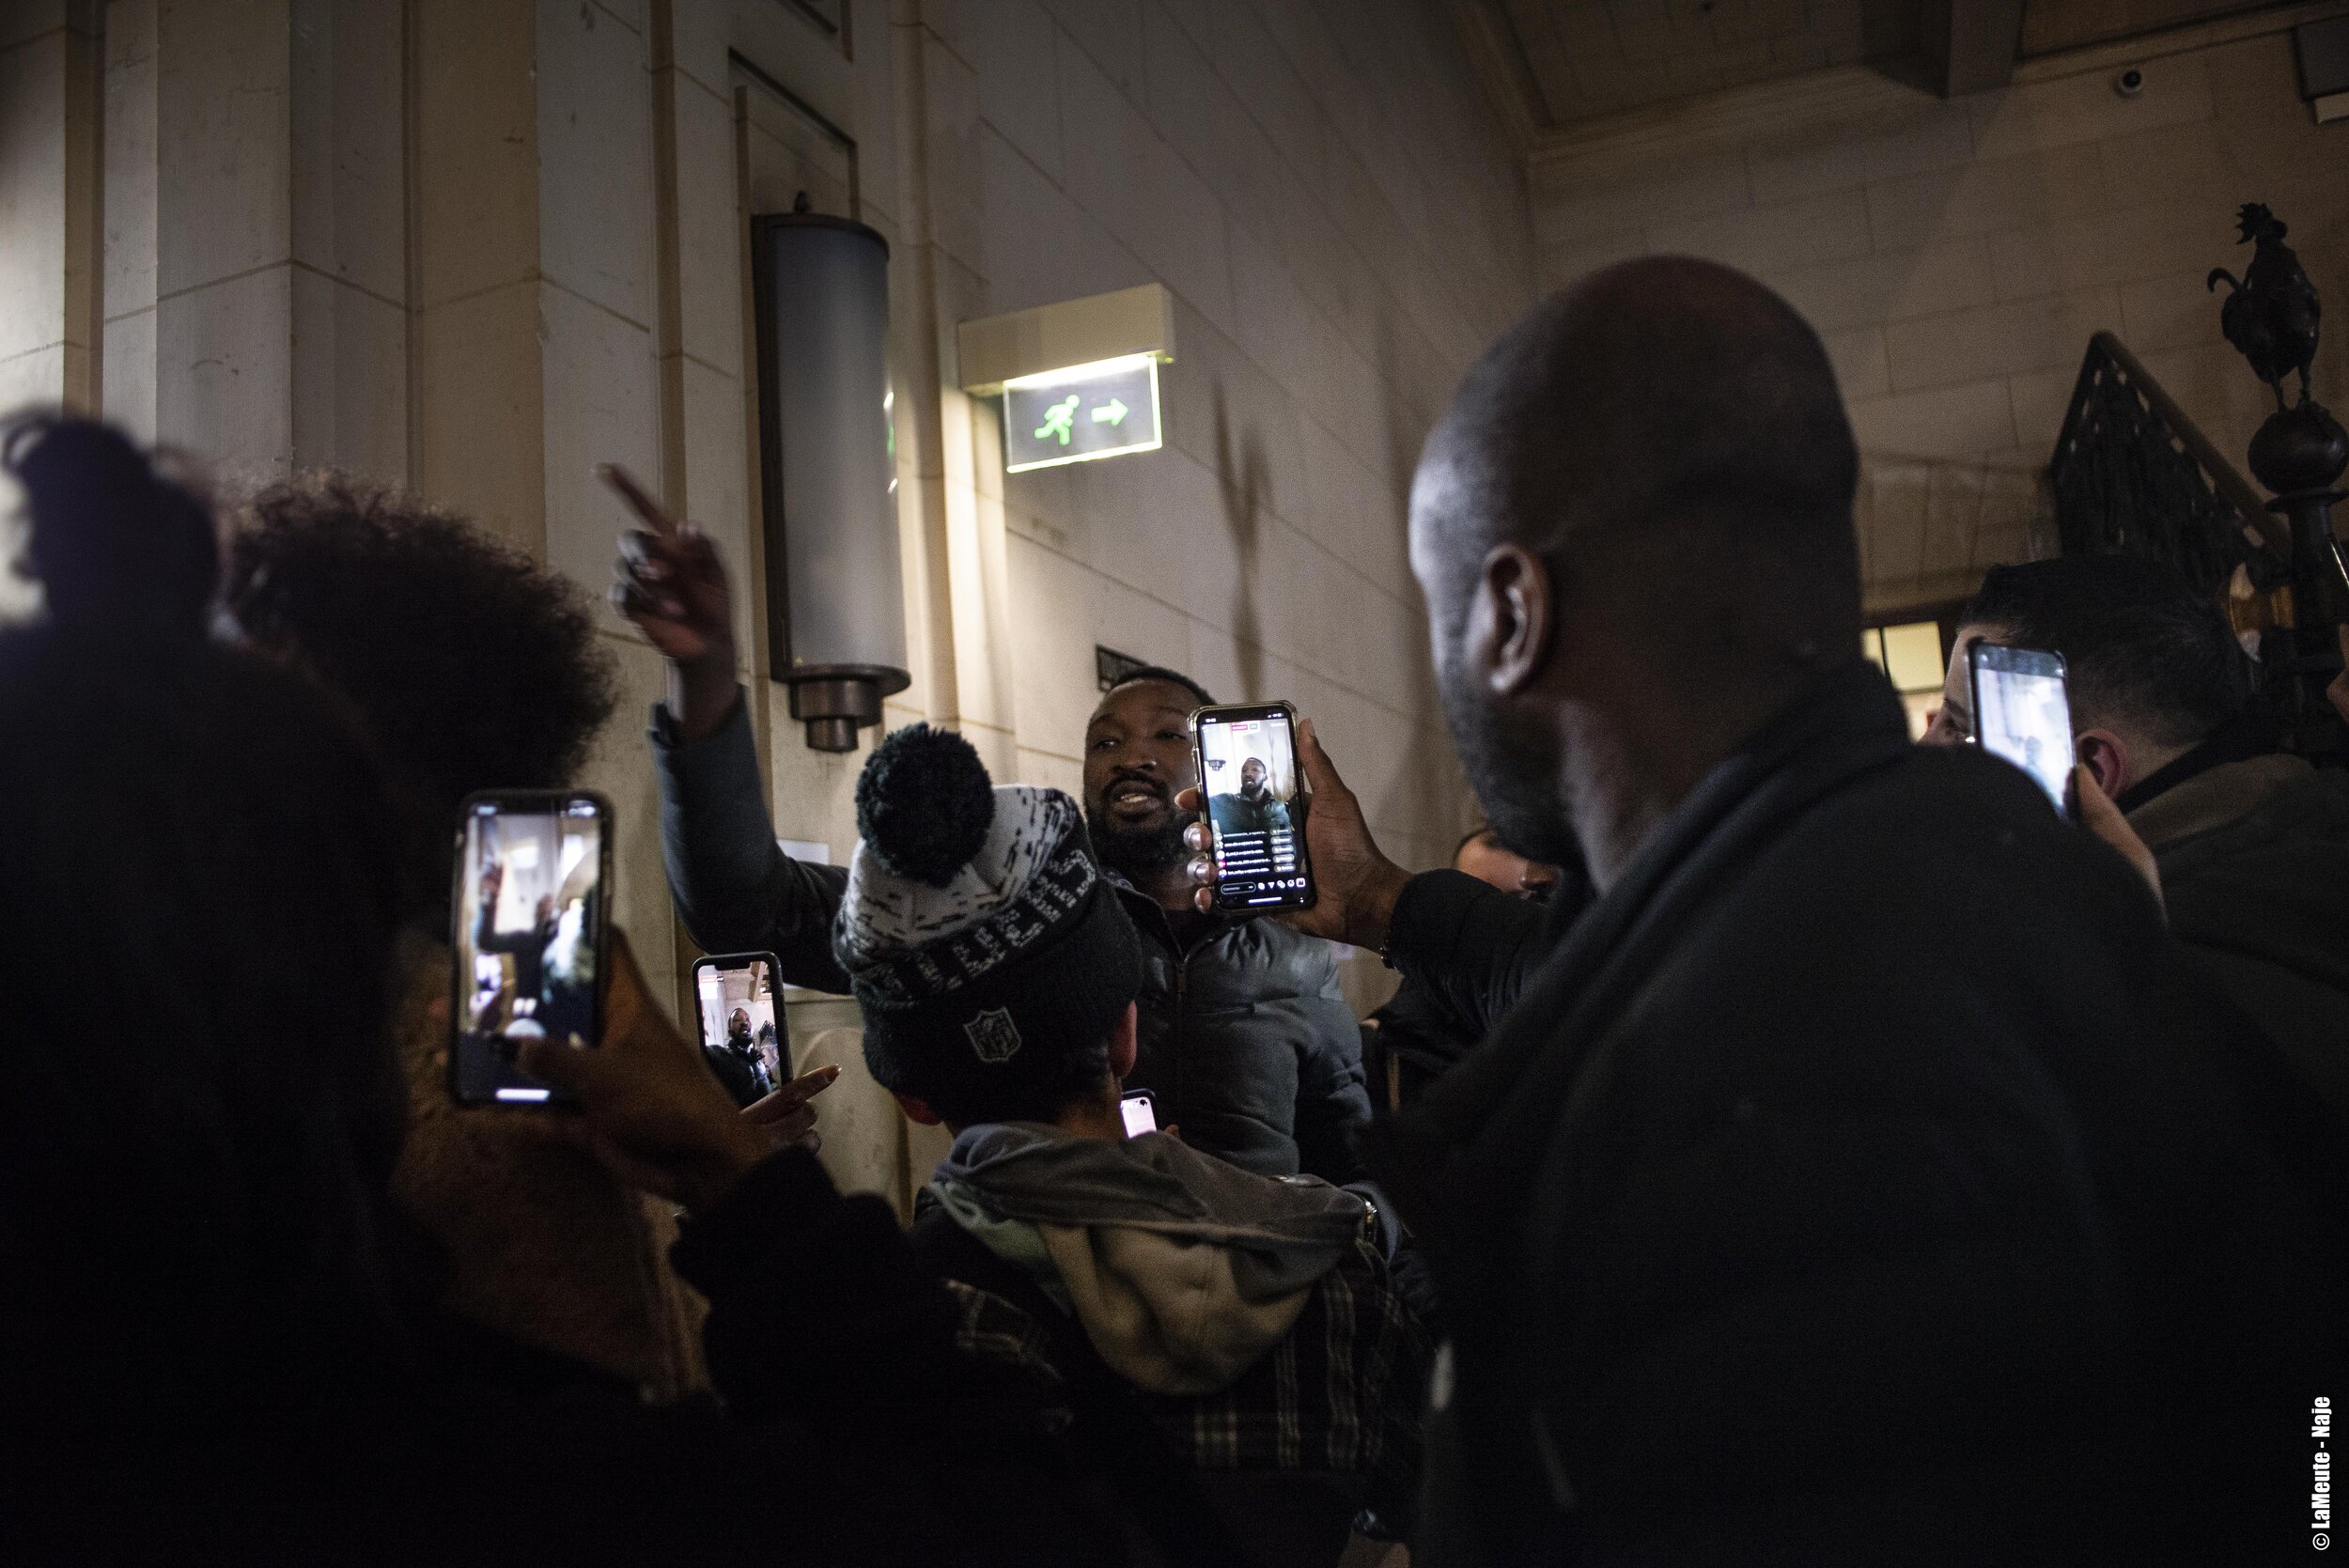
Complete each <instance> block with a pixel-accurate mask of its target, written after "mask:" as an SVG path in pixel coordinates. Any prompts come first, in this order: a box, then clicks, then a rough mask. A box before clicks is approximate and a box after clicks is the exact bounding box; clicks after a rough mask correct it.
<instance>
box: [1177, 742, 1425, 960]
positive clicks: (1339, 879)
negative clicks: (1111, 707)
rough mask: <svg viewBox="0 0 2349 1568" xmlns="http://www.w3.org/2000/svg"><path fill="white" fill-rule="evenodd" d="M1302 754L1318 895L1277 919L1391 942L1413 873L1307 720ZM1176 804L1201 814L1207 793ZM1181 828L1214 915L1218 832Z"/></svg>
mask: <svg viewBox="0 0 2349 1568" xmlns="http://www.w3.org/2000/svg"><path fill="white" fill-rule="evenodd" d="M1297 751H1298V761H1299V765H1300V766H1301V767H1302V768H1303V769H1304V773H1305V781H1306V784H1307V787H1308V789H1309V790H1310V791H1311V799H1312V800H1313V809H1312V811H1310V812H1309V813H1308V814H1307V815H1306V818H1305V845H1306V854H1307V856H1308V858H1309V859H1310V861H1311V863H1312V865H1313V877H1314V884H1315V899H1314V902H1313V905H1312V906H1311V907H1310V908H1292V909H1284V910H1283V911H1282V912H1281V915H1280V920H1281V922H1282V924H1284V925H1288V926H1291V927H1293V928H1295V929H1297V930H1299V931H1302V932H1304V933H1305V934H1306V935H1308V936H1313V937H1324V938H1327V939H1330V941H1335V942H1351V943H1352V944H1353V945H1355V946H1356V947H1365V948H1369V949H1371V950H1373V951H1377V949H1378V948H1380V947H1382V946H1384V945H1385V943H1386V940H1387V927H1388V925H1389V924H1391V923H1392V920H1393V918H1394V905H1395V900H1396V899H1397V898H1399V897H1401V896H1402V893H1403V887H1404V884H1406V883H1408V881H1409V880H1410V879H1411V874H1410V873H1409V872H1408V871H1406V870H1405V869H1404V868H1403V867H1401V866H1399V865H1397V864H1395V863H1394V862H1392V861H1391V860H1389V859H1387V857H1386V855H1385V854H1384V853H1383V852H1382V851H1381V850H1380V849H1379V847H1378V844H1377V840H1376V839H1375V838H1373V837H1372V835H1371V831H1370V823H1369V820H1368V819H1367V818H1366V817H1365V816H1364V815H1363V814H1362V803H1361V800H1359V799H1357V798H1356V796H1355V794H1354V792H1353V791H1352V790H1351V789H1349V788H1347V787H1346V780H1345V779H1344V778H1342V777H1340V776H1339V773H1338V769H1337V765H1336V764H1335V763H1333V762H1332V761H1330V753H1329V752H1328V751H1327V750H1326V749H1325V748H1324V747H1323V746H1322V744H1321V735H1320V732H1319V731H1318V730H1316V729H1315V727H1314V722H1313V721H1312V720H1310V719H1300V720H1299V721H1298V723H1297ZM1175 809H1176V810H1178V811H1186V812H1194V813H1197V812H1204V811H1205V810H1206V793H1205V792H1204V791H1202V790H1198V789H1187V790H1184V791H1183V792H1182V793H1180V794H1178V795H1177V796H1175ZM1184 842H1185V843H1186V844H1188V845H1189V846H1190V848H1191V849H1192V850H1194V851H1196V852H1197V855H1198V858H1197V859H1195V860H1193V861H1192V862H1190V875H1191V879H1192V880H1193V881H1194V882H1196V883H1197V884H1198V892H1197V894H1196V899H1195V901H1196V903H1197V905H1198V908H1199V909H1200V912H1201V913H1203V914H1212V913H1214V912H1215V893H1214V888H1213V883H1214V881H1215V857H1214V854H1213V852H1212V851H1213V848H1214V839H1213V836H1212V834H1211V832H1210V831H1209V828H1208V825H1207V823H1206V822H1205V821H1197V822H1193V823H1192V824H1191V825H1190V827H1189V828H1186V829H1185V830H1184Z"/></svg>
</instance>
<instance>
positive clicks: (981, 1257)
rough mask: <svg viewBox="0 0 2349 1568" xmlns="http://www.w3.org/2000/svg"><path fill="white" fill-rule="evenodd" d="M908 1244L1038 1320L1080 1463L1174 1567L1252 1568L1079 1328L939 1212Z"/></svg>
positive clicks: (943, 1270)
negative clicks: (1071, 1416) (1063, 1392)
mask: <svg viewBox="0 0 2349 1568" xmlns="http://www.w3.org/2000/svg"><path fill="white" fill-rule="evenodd" d="M909 1239H910V1241H912V1243H913V1245H914V1250H915V1251H916V1252H917V1253H918V1254H920V1255H921V1256H922V1257H923V1259H924V1261H925V1262H926V1263H928V1264H929V1265H931V1266H932V1267H933V1268H934V1269H935V1270H936V1271H937V1272H938V1273H940V1274H941V1275H943V1276H946V1277H948V1278H952V1279H956V1280H959V1281H963V1282H964V1283H965V1284H968V1285H972V1286H975V1287H976V1288H978V1289H980V1290H983V1291H986V1292H988V1294H989V1295H991V1296H1002V1297H1003V1299H1004V1300H1006V1301H1008V1302H1010V1303H1011V1304H1012V1305H1013V1306H1015V1307H1017V1308H1019V1310H1020V1311H1021V1312H1025V1313H1026V1314H1027V1315H1028V1316H1029V1317H1030V1318H1031V1319H1033V1320H1034V1323H1035V1326H1036V1327H1037V1328H1038V1329H1039V1330H1041V1331H1042V1333H1043V1334H1044V1337H1045V1339H1046V1340H1047V1341H1048V1342H1050V1345H1051V1351H1052V1364H1053V1366H1054V1368H1055V1369H1056V1370H1057V1371H1058V1372H1059V1373H1060V1374H1061V1379H1062V1382H1063V1383H1064V1384H1065V1385H1066V1388H1067V1390H1068V1395H1069V1404H1070V1405H1071V1407H1072V1409H1073V1410H1074V1412H1075V1415H1076V1418H1077V1429H1078V1438H1079V1443H1078V1448H1079V1453H1080V1457H1081V1459H1082V1460H1083V1461H1084V1462H1085V1463H1087V1464H1089V1465H1091V1466H1093V1467H1095V1468H1096V1469H1097V1470H1098V1471H1099V1472H1100V1474H1101V1477H1102V1479H1103V1480H1104V1481H1106V1482H1107V1483H1109V1484H1110V1486H1111V1487H1112V1489H1113V1490H1114V1491H1115V1492H1116V1493H1117V1495H1118V1496H1119V1497H1120V1498H1123V1499H1124V1500H1125V1502H1126V1505H1127V1506H1128V1508H1129V1509H1130V1510H1132V1512H1133V1515H1134V1517H1135V1518H1136V1519H1137V1520H1138V1521H1139V1522H1140V1523H1141V1525H1142V1527H1143V1529H1145V1530H1147V1531H1148V1532H1149V1535H1150V1539H1151V1540H1152V1541H1154V1542H1155V1543H1157V1545H1158V1546H1159V1550H1160V1551H1162V1552H1164V1553H1165V1554H1166V1556H1167V1558H1168V1560H1170V1561H1173V1562H1175V1563H1179V1564H1183V1565H1184V1568H1248V1563H1249V1560H1248V1556H1247V1554H1246V1553H1245V1552H1243V1551H1242V1550H1241V1549H1240V1545H1239V1542H1238V1541H1237V1539H1235V1538H1234V1536H1233V1534H1232V1530H1231V1527H1230V1526H1229V1525H1227V1524H1226V1523H1225V1522H1224V1520H1223V1517H1222V1515H1221V1514H1218V1513H1217V1512H1216V1511H1215V1507H1214V1505H1213V1504H1212V1503H1210V1502H1209V1501H1208V1500H1207V1495H1206V1492H1205V1491H1204V1490H1203V1489H1202V1488H1201V1486H1200V1484H1199V1478H1198V1475H1197V1473H1196V1472H1195V1471H1194V1470H1193V1469H1192V1468H1191V1466H1190V1461H1189V1460H1187V1459H1186V1458H1184V1457H1183V1456H1182V1455H1181V1454H1179V1453H1177V1452H1175V1447H1174V1445H1173V1444H1172V1443H1169V1442H1168V1441H1167V1439H1166V1434H1165V1433H1164V1432H1163V1431H1161V1430H1159V1423H1158V1422H1157V1421H1154V1420H1153V1419H1152V1418H1151V1415H1150V1411H1149V1409H1148V1408H1147V1407H1146V1406H1145V1405H1143V1399H1142V1394H1141V1392H1140V1390H1138V1389H1135V1388H1134V1386H1133V1385H1132V1384H1131V1383H1128V1381H1126V1379H1125V1378H1123V1377H1121V1376H1119V1375H1118V1374H1117V1373H1116V1372H1115V1371H1114V1370H1112V1368H1111V1366H1110V1364H1109V1363H1108V1362H1106V1361H1104V1360H1102V1359H1101V1353H1100V1352H1099V1351H1097V1350H1096V1349H1094V1348H1093V1342H1092V1341H1091V1340H1090V1339H1088V1338H1087V1337H1086V1335H1085V1331H1084V1326H1083V1325H1082V1324H1081V1323H1079V1322H1078V1321H1077V1320H1076V1319H1075V1317H1073V1316H1072V1315H1071V1314H1070V1313H1068V1312H1066V1311H1065V1310H1064V1309H1063V1308H1062V1307H1061V1306H1060V1305H1059V1304H1058V1303H1057V1302H1055V1301H1053V1299H1052V1298H1051V1297H1050V1296H1047V1295H1045V1294H1044V1290H1043V1287H1042V1286H1040V1285H1038V1284H1037V1283H1036V1282H1035V1281H1034V1280H1033V1279H1031V1278H1029V1277H1028V1275H1027V1274H1026V1273H1025V1272H1023V1271H1022V1270H1020V1269H1019V1268H1018V1267H1017V1266H1015V1265H1011V1264H1008V1263H1006V1262H1004V1261H1003V1259H1002V1258H1000V1257H997V1256H996V1255H995V1253H994V1252H993V1251H991V1250H989V1249H988V1246H987V1244H986V1243H985V1242H982V1241H980V1240H979V1239H978V1238H977V1237H976V1236H974V1235H972V1234H971V1233H970V1232H968V1231H966V1230H964V1229H963V1228H962V1227H961V1226H960V1225H959V1224H957V1223H956V1221H955V1218H954V1216H953V1215H951V1214H949V1213H947V1212H946V1210H945V1209H944V1208H943V1207H934V1208H932V1209H930V1211H929V1212H928V1213H926V1214H925V1215H923V1216H922V1217H921V1218H920V1219H916V1220H915V1221H914V1223H913V1229H912V1232H911V1233H910V1236H909Z"/></svg>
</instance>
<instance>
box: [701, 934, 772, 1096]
mask: <svg viewBox="0 0 2349 1568" xmlns="http://www.w3.org/2000/svg"><path fill="white" fill-rule="evenodd" d="M776 965H777V959H776V957H775V955H773V954H771V953H726V954H719V955H712V956H710V957H707V958H696V959H695V960H693V1016H694V1017H695V1018H696V1020H698V1022H699V1025H700V1028H701V1036H702V1053H703V1054H704V1055H705V1056H706V1057H708V1060H709V1066H710V1070H711V1071H712V1072H714V1073H716V1074H717V1075H718V1081H719V1082H721V1083H723V1084H724V1085H725V1086H726V1089H727V1092H728V1093H730V1094H733V1095H734V1098H735V1101H736V1103H737V1104H740V1105H749V1104H751V1103H752V1102H753V1101H755V1100H759V1099H763V1098H764V1097H766V1096H767V1095H769V1094H773V1093H774V1092H775V1091H776V1090H778V1089H780V1088H782V1087H783V1086H784V1084H785V1083H786V1082H787V1081H788V1080H789V1079H790V1077H791V1072H790V1062H791V1054H790V1043H789V1036H788V1033H787V1032H786V1023H785V1020H784V1017H783V1012H782V1010H781V1009H780V1008H779V1007H777V1006H776V1005H775V1003H776V1001H777V1000H778V998H777V995H776V988H777V986H778V984H779V983H778V981H777V980H776V978H775V969H776Z"/></svg>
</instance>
